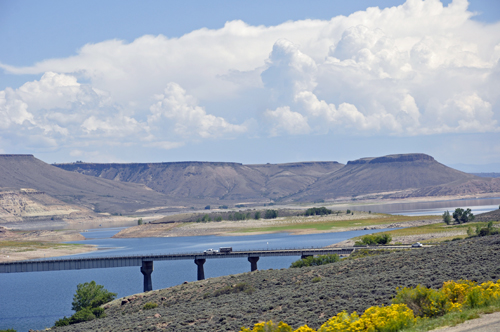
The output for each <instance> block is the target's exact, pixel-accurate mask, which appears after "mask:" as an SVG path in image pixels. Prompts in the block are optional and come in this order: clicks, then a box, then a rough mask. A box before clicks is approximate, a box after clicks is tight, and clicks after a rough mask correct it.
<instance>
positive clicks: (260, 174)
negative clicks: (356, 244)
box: [55, 153, 500, 205]
mask: <svg viewBox="0 0 500 332" xmlns="http://www.w3.org/2000/svg"><path fill="white" fill-rule="evenodd" d="M55 166H57V167H60V168H62V169H65V170H68V171H73V172H78V173H82V174H86V175H92V176H94V177H100V178H105V179H109V180H115V181H126V182H134V183H141V184H144V185H146V186H148V187H150V188H152V189H154V190H156V191H158V192H161V193H164V194H165V195H167V196H168V197H170V198H172V199H175V198H178V199H181V200H189V199H198V200H205V201H207V203H208V202H209V201H212V202H213V201H215V202H216V203H217V202H219V203H220V204H221V205H224V204H231V203H238V202H239V203H246V202H261V203H265V202H269V201H270V200H273V201H281V202H285V203H286V202H293V201H303V202H313V201H318V200H331V199H338V198H348V199H350V198H351V197H358V198H359V197H360V196H361V197H362V196H365V197H366V195H369V196H370V197H373V198H405V197H427V196H449V195H476V194H481V193H494V192H500V179H491V178H480V177H477V176H474V175H472V174H468V173H464V172H460V171H458V170H455V169H453V168H450V167H447V166H445V165H443V164H440V163H439V162H437V161H436V160H434V158H433V157H431V156H428V155H426V154H422V153H414V154H397V155H389V156H384V157H378V158H361V159H358V160H354V161H349V162H348V163H347V165H345V166H344V165H342V164H339V163H337V162H301V163H289V164H262V165H243V164H239V163H225V162H171V163H150V164H95V163H81V162H78V163H72V164H57V165H55Z"/></svg>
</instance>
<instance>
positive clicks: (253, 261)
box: [248, 256, 259, 271]
mask: <svg viewBox="0 0 500 332" xmlns="http://www.w3.org/2000/svg"><path fill="white" fill-rule="evenodd" d="M258 260H259V257H258V256H257V257H248V261H249V262H250V271H256V270H257V261H258Z"/></svg>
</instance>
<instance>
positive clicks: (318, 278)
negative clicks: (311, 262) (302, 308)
mask: <svg viewBox="0 0 500 332" xmlns="http://www.w3.org/2000/svg"><path fill="white" fill-rule="evenodd" d="M320 281H321V278H320V277H314V278H313V279H312V280H311V282H314V283H316V282H320Z"/></svg>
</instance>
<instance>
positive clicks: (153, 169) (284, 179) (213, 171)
mask: <svg viewBox="0 0 500 332" xmlns="http://www.w3.org/2000/svg"><path fill="white" fill-rule="evenodd" d="M54 166H57V167H59V168H62V169H64V170H67V171H72V172H77V173H81V174H85V175H92V176H95V177H99V178H104V179H109V180H115V181H124V182H133V183H140V184H144V185H146V186H148V187H149V188H152V189H154V190H156V191H158V192H161V193H164V194H165V195H168V196H169V197H171V198H181V197H182V198H184V199H192V198H197V199H207V200H210V199H212V200H213V199H217V200H225V201H228V202H235V201H236V202H238V201H240V202H245V201H263V202H268V201H269V200H274V199H279V198H280V197H283V196H288V195H291V194H294V193H296V192H298V191H300V190H304V189H305V188H306V187H308V186H310V185H313V184H314V183H316V182H317V181H318V179H319V178H321V177H322V176H324V175H325V174H330V173H332V172H334V171H337V170H338V169H340V168H342V167H343V166H344V165H343V164H339V163H337V162H303V163H289V164H265V165H243V164H238V163H225V162H172V163H150V164H94V163H73V164H56V165H54Z"/></svg>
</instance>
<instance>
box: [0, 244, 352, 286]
mask: <svg viewBox="0 0 500 332" xmlns="http://www.w3.org/2000/svg"><path fill="white" fill-rule="evenodd" d="M353 251H354V248H321V249H320V248H318V249H280V250H249V251H231V252H219V253H213V254H204V253H185V254H166V255H163V254H158V255H137V256H112V257H85V258H64V259H43V260H42V259H40V260H28V261H19V262H9V263H0V273H20V272H41V271H60V270H82V269H102V268H111V267H125V266H140V267H141V273H142V274H143V275H144V291H145V292H147V291H150V290H152V289H153V282H152V280H151V274H152V273H153V261H168V260H181V259H184V260H185V259H188V260H189V259H192V260H194V263H195V264H196V265H197V267H198V280H203V279H205V271H204V269H203V264H205V262H206V260H207V259H220V258H237V257H246V258H247V259H248V261H249V262H250V271H255V270H257V262H258V260H259V258H260V257H275V256H300V257H301V258H306V257H310V256H314V255H327V254H337V255H339V256H341V255H342V256H344V255H349V254H350V253H351V252H353Z"/></svg>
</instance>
